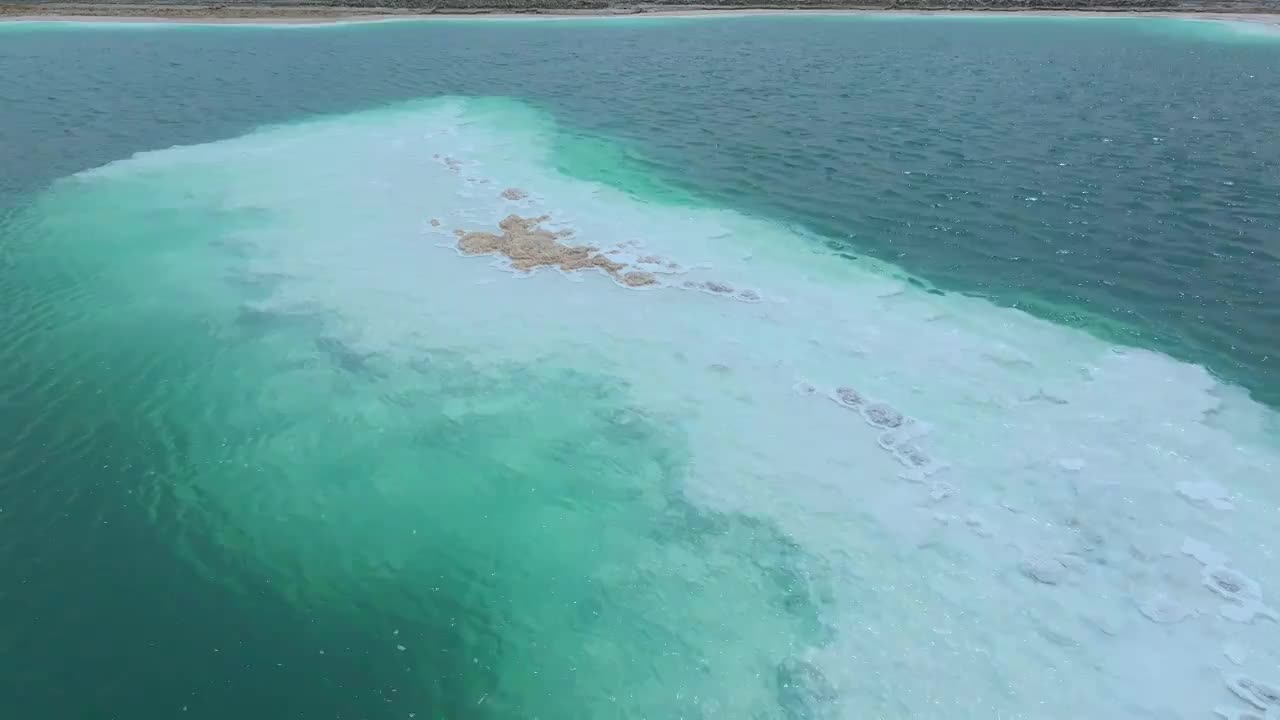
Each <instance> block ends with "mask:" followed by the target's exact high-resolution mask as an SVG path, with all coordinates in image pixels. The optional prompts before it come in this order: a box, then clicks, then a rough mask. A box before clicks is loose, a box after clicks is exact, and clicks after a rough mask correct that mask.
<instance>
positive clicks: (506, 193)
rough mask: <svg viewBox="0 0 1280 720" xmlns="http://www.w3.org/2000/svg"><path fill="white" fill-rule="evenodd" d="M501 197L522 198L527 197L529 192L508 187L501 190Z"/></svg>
mask: <svg viewBox="0 0 1280 720" xmlns="http://www.w3.org/2000/svg"><path fill="white" fill-rule="evenodd" d="M502 197H504V198H506V199H507V200H523V199H525V198H527V197H529V193H527V192H525V191H523V190H521V189H520V188H513V187H510V188H507V189H506V190H503V191H502Z"/></svg>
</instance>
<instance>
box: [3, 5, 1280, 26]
mask: <svg viewBox="0 0 1280 720" xmlns="http://www.w3.org/2000/svg"><path fill="white" fill-rule="evenodd" d="M755 15H898V16H923V15H928V16H971V17H1110V18H1115V17H1148V18H1152V17H1155V18H1183V19H1194V20H1214V21H1226V22H1247V23H1257V24H1264V25H1272V26H1277V27H1280V13H1265V12H1259V13H1241V12H1214V11H1205V12H1188V11H1161V10H1153V11H1135V10H1133V9H1131V8H1126V9H1116V10H1115V11H1108V10H1099V9H1090V10H1060V9H1059V10H1035V9H1028V10H1007V9H1000V10H972V9H965V10H947V9H940V10H912V9H901V10H895V9H888V8H885V9H874V8H814V9H805V8H732V9H728V8H726V9H711V8H707V7H705V6H696V5H689V6H674V5H661V6H646V5H636V6H629V7H616V8H606V9H593V10H563V9H535V10H529V11H527V12H510V11H504V10H493V11H489V10H474V11H468V10H459V9H441V10H434V11H432V10H428V9H425V8H380V7H337V6H309V5H308V6H304V5H231V6H228V5H154V4H148V5H142V4H138V5H131V4H119V3H57V4H40V5H0V22H6V21H8V22H49V21H57V22H112V23H193V24H211V25H223V24H227V25H234V24H273V25H276V24H278V25H310V24H331V23H348V22H386V21H396V20H418V21H420V20H433V19H434V20H458V19H507V20H511V19H522V20H556V19H566V18H624V17H710V16H718V17H743V16H755Z"/></svg>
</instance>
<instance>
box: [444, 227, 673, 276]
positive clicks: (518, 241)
mask: <svg viewBox="0 0 1280 720" xmlns="http://www.w3.org/2000/svg"><path fill="white" fill-rule="evenodd" d="M547 217H548V216H546V215H542V216H539V217H532V218H524V217H520V216H519V215H508V216H507V217H506V218H505V219H504V220H503V221H502V222H500V223H498V228H499V229H500V230H502V234H501V235H496V234H494V233H491V232H483V231H475V232H464V231H461V230H457V231H455V233H456V234H457V235H458V249H459V250H460V251H462V252H463V253H464V254H466V255H502V256H504V257H506V258H507V259H508V260H510V261H511V267H513V268H515V269H517V270H522V271H528V270H533V269H536V268H540V267H556V268H560V269H561V270H563V271H565V272H572V271H574V270H589V269H592V268H599V269H600V270H603V271H605V272H606V273H608V274H609V275H610V276H611V277H613V279H615V280H617V281H618V282H620V283H622V284H624V285H627V286H628V287H645V286H647V285H655V284H657V282H658V279H657V278H656V277H655V276H654V275H653V273H649V272H644V271H643V270H630V269H629V266H628V265H626V264H625V263H620V262H617V261H616V260H611V259H610V258H608V257H606V256H605V255H603V254H601V253H600V250H599V248H595V247H592V246H590V245H568V244H565V243H563V242H561V240H562V239H563V238H566V237H568V236H569V235H571V234H572V233H571V232H570V231H568V230H560V231H556V232H552V231H550V230H547V229H545V228H542V227H540V225H541V224H542V223H543V222H546V220H547Z"/></svg>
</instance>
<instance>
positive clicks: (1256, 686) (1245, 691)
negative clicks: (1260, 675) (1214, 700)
mask: <svg viewBox="0 0 1280 720" xmlns="http://www.w3.org/2000/svg"><path fill="white" fill-rule="evenodd" d="M1227 689H1229V690H1230V691H1231V692H1233V693H1235V694H1236V695H1237V696H1238V697H1239V698H1240V699H1241V700H1244V701H1245V702H1247V703H1249V704H1250V705H1252V706H1254V707H1256V708H1258V709H1259V710H1264V711H1265V710H1268V709H1271V708H1280V687H1277V686H1275V685H1272V684H1270V683H1265V682H1262V681H1260V680H1254V679H1253V678H1251V677H1249V676H1247V675H1232V676H1231V677H1229V678H1227Z"/></svg>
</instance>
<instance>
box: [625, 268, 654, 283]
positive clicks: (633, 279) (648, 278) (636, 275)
mask: <svg viewBox="0 0 1280 720" xmlns="http://www.w3.org/2000/svg"><path fill="white" fill-rule="evenodd" d="M618 279H619V280H621V281H622V284H624V285H626V286H628V287H644V286H646V285H656V284H657V283H658V278H656V277H654V275H653V273H651V272H645V271H643V270H632V271H631V272H629V273H625V274H624V275H622V277H620V278H618Z"/></svg>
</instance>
